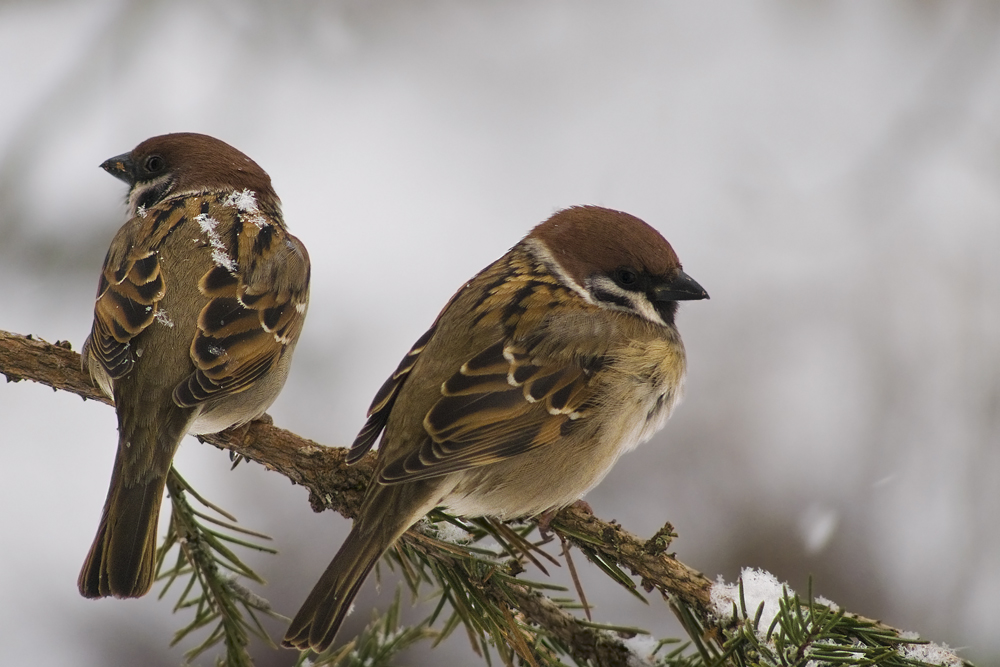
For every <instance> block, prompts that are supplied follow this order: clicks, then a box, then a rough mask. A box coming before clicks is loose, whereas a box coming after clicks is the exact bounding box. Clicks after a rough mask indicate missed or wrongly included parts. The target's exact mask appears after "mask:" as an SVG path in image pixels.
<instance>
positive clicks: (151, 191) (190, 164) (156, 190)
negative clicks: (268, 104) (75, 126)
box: [101, 132, 280, 214]
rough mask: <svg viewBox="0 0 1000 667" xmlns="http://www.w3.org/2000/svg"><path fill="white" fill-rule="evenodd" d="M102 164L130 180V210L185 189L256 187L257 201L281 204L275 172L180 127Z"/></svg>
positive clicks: (229, 148)
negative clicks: (274, 185) (273, 184)
mask: <svg viewBox="0 0 1000 667" xmlns="http://www.w3.org/2000/svg"><path fill="white" fill-rule="evenodd" d="M101 168H102V169H104V170H105V171H107V172H108V173H109V174H111V175H112V176H114V177H116V178H119V179H121V180H123V181H125V182H126V183H128V184H129V195H128V201H129V205H130V208H131V209H132V211H131V213H132V214H134V213H135V209H138V208H139V207H145V208H149V207H151V206H154V205H156V204H157V203H158V202H160V201H162V200H163V199H165V198H166V197H167V196H169V195H172V194H177V193H183V192H207V191H212V190H224V189H229V190H251V191H252V192H254V193H256V196H257V198H258V200H259V201H260V200H264V202H265V203H269V204H273V205H274V206H278V205H280V201H279V199H278V195H277V194H276V193H275V192H274V188H273V187H271V177H270V176H268V175H267V172H265V171H264V170H263V169H261V168H260V165H258V164H257V163H256V162H254V161H253V160H251V159H250V158H249V157H247V156H246V155H244V154H243V153H242V152H240V151H238V150H237V149H235V148H233V147H232V146H230V145H229V144H227V143H226V142H224V141H220V140H219V139H216V138H214V137H210V136H208V135H205V134H197V133H194V132H178V133H175V134H163V135H160V136H157V137H151V138H149V139H146V140H145V141H143V142H142V143H141V144H139V145H138V146H136V147H135V148H133V149H132V150H131V151H129V152H128V153H123V154H122V155H117V156H115V157H113V158H110V159H108V160H105V161H104V162H103V163H102V164H101Z"/></svg>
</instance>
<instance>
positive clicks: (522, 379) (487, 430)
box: [379, 341, 593, 484]
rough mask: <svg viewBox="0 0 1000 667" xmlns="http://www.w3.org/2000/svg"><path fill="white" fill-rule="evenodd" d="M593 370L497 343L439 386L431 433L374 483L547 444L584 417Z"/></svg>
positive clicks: (498, 457) (489, 459)
mask: <svg viewBox="0 0 1000 667" xmlns="http://www.w3.org/2000/svg"><path fill="white" fill-rule="evenodd" d="M591 376H592V369H591V367H589V366H587V365H585V364H584V363H583V362H582V361H581V360H577V361H574V362H569V363H556V362H553V361H545V362H542V361H538V360H533V359H532V357H531V355H530V354H528V352H527V351H526V349H525V348H524V347H522V346H519V345H517V344H514V343H512V342H510V341H501V342H499V343H496V344H495V345H492V346H490V347H489V348H487V349H486V350H484V351H483V352H482V353H480V354H478V355H477V356H476V357H474V358H473V359H471V360H469V361H468V362H467V363H465V364H464V365H463V366H462V368H461V369H460V370H459V372H457V373H455V374H454V375H452V376H451V377H450V378H449V379H448V380H447V381H446V382H445V383H444V384H443V385H442V387H441V397H440V398H439V399H438V401H437V402H436V403H435V404H434V406H433V407H432V408H431V409H430V411H429V412H428V413H427V415H426V417H425V418H424V428H425V430H426V431H427V434H428V436H429V437H428V438H427V440H426V441H425V442H424V444H423V445H422V446H421V447H420V448H419V449H418V450H417V451H415V452H413V453H412V454H410V455H409V456H407V457H405V458H401V459H398V460H396V461H392V462H390V463H389V464H388V465H387V466H386V467H385V468H383V469H382V471H381V473H380V474H379V481H380V482H382V483H386V484H392V483H397V482H403V481H413V480H418V479H426V478H429V477H436V476H438V475H444V474H446V473H451V472H455V471H458V470H464V469H467V468H472V467H476V466H481V465H486V464H488V463H493V462H495V461H499V460H501V459H505V458H508V457H511V456H516V455H518V454H522V453H524V452H527V451H530V450H532V449H535V448H537V447H542V446H544V445H548V444H551V443H553V442H555V441H556V440H558V439H559V438H560V437H561V436H562V435H563V434H564V432H565V430H566V429H568V428H570V427H571V425H572V423H573V422H576V421H577V420H579V419H583V418H585V417H586V412H587V408H588V407H589V406H588V401H589V399H590V398H591V396H592V393H593V391H592V387H591V385H590V378H591Z"/></svg>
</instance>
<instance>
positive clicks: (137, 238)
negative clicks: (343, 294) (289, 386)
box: [78, 133, 309, 598]
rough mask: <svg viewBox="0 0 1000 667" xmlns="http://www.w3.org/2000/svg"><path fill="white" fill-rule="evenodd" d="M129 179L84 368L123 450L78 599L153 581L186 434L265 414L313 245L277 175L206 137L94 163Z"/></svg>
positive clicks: (142, 147)
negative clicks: (288, 224) (168, 493)
mask: <svg viewBox="0 0 1000 667" xmlns="http://www.w3.org/2000/svg"><path fill="white" fill-rule="evenodd" d="M101 168H103V169H104V170H105V171H107V172H108V173H110V174H111V175H112V176H115V177H117V178H120V179H121V180H123V181H125V182H126V183H128V184H129V193H128V219H127V221H126V222H125V224H124V225H123V226H122V227H121V229H119V230H118V233H117V234H115V237H114V239H113V240H112V241H111V247H110V248H109V249H108V254H107V257H106V258H105V260H104V268H103V269H102V271H101V279H100V283H99V285H98V288H97V303H96V305H95V307H94V325H93V328H92V330H91V332H90V336H88V337H87V341H86V342H85V343H84V346H83V366H84V370H89V371H90V374H91V377H92V378H93V379H94V381H95V383H96V384H97V385H98V386H99V387H100V388H101V389H102V390H103V391H104V393H106V394H107V395H108V396H110V397H111V398H113V399H114V401H115V409H116V411H117V413H118V455H117V457H116V458H115V466H114V470H113V471H112V474H111V488H110V489H109V490H108V498H107V500H106V501H105V504H104V512H103V514H102V515H101V524H100V527H99V528H98V530H97V537H95V538H94V544H93V546H91V548H90V553H89V554H88V555H87V560H86V562H85V563H84V565H83V570H82V571H81V572H80V579H79V581H78V585H79V587H80V593H81V594H82V595H84V596H85V597H89V598H96V597H107V596H114V597H120V598H127V597H139V596H141V595H144V594H145V593H147V592H148V591H149V589H150V587H151V586H152V584H153V572H154V569H155V555H156V528H157V518H158V516H159V512H160V500H161V499H162V497H163V490H164V485H165V483H166V475H167V472H168V471H169V470H170V464H171V459H172V458H173V456H174V452H175V451H176V450H177V446H178V444H179V443H180V441H181V438H183V437H184V434H185V433H194V434H201V433H215V432H217V431H221V430H223V429H226V428H229V427H230V426H236V425H240V424H245V423H247V422H249V421H251V420H253V419H256V418H257V417H260V416H261V415H263V414H264V411H265V410H266V409H267V408H268V406H270V405H271V403H272V402H273V401H274V399H275V397H277V395H278V392H280V391H281V387H282V385H283V384H284V383H285V378H286V377H287V376H288V368H289V365H290V363H291V359H292V350H293V349H294V348H295V342H296V339H297V338H298V335H299V332H300V331H301V329H302V322H303V319H304V318H305V314H306V305H307V303H308V300H309V255H308V254H307V253H306V249H305V246H303V245H302V243H301V242H300V241H299V240H298V239H297V238H295V237H294V236H292V235H291V234H289V233H288V231H287V230H286V229H285V222H284V220H283V219H282V217H281V202H280V201H279V200H278V195H276V194H275V192H274V189H273V188H272V187H271V179H270V177H268V175H267V174H266V173H265V172H264V170H263V169H261V168H260V167H259V166H257V164H256V163H255V162H254V161H253V160H251V159H250V158H248V157H247V156H246V155H244V154H243V153H241V152H239V151H238V150H236V149H235V148H233V147H232V146H230V145H228V144H225V143H223V142H221V141H219V140H218V139H213V138H212V137H208V136H205V135H202V134H188V133H184V134H167V135H163V136H159V137H153V138H152V139H147V140H146V141H144V142H142V143H141V144H139V145H138V146H136V147H135V149H133V150H132V151H131V152H130V153H125V154H124V155H119V156H117V157H113V158H111V159H110V160H107V161H106V162H104V164H102V165H101Z"/></svg>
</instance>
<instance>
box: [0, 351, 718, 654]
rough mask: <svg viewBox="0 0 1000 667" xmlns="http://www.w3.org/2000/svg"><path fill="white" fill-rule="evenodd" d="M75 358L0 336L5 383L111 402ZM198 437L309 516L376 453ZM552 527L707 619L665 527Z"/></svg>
mask: <svg viewBox="0 0 1000 667" xmlns="http://www.w3.org/2000/svg"><path fill="white" fill-rule="evenodd" d="M80 361H81V360H80V355H79V354H77V353H76V352H73V351H72V350H71V349H70V346H69V344H68V343H65V342H57V343H56V344H54V345H53V344H50V343H46V342H45V341H41V340H38V339H36V338H33V337H31V336H22V335H19V334H13V333H8V332H5V331H0V373H2V374H3V375H5V376H6V377H7V380H8V381H10V382H17V381H20V380H32V381H34V382H40V383H42V384H45V385H48V386H50V387H52V388H53V389H60V390H63V391H69V392H72V393H74V394H77V395H78V396H81V397H83V398H84V399H85V400H95V401H100V402H102V403H106V404H109V405H110V404H111V401H110V400H109V399H108V398H107V397H105V396H104V395H103V394H101V393H100V391H99V390H98V389H97V388H96V387H94V386H93V384H92V383H91V382H90V378H89V377H88V376H87V374H86V373H84V372H83V371H82V370H81V363H80ZM200 439H201V440H202V441H203V442H207V443H209V444H211V445H214V446H216V447H219V448H221V449H226V450H229V451H231V452H234V453H236V454H238V455H239V456H241V457H243V458H245V459H247V460H250V461H256V462H257V463H260V464H261V465H263V466H264V467H265V468H267V469H269V470H273V471H275V472H277V473H280V474H281V475H284V476H285V477H287V478H288V479H290V480H292V481H293V482H294V483H296V484H300V485H302V486H304V487H306V488H307V489H309V500H310V504H311V505H312V508H313V510H314V511H317V512H320V511H323V510H324V509H332V510H334V511H336V512H338V513H340V514H342V515H344V516H345V517H348V518H353V517H354V516H355V514H356V513H357V511H358V508H359V507H360V504H361V500H362V498H363V495H364V491H365V488H366V486H367V485H368V481H369V479H370V478H371V474H372V470H373V467H374V462H375V454H374V453H370V454H368V455H367V456H366V457H365V458H364V459H363V460H362V461H360V462H359V463H357V464H355V465H351V466H348V465H347V464H346V463H345V456H346V453H347V450H346V449H345V448H342V447H325V446H322V445H319V444H317V443H316V442H313V441H312V440H308V439H306V438H302V437H299V436H297V435H295V434H294V433H292V432H290V431H287V430H285V429H282V428H278V427H276V426H274V425H272V424H269V423H265V421H262V420H258V421H255V422H252V423H251V424H249V425H248V426H247V427H242V428H237V429H232V430H229V431H224V432H222V433H217V434H213V435H207V436H201V437H200ZM551 526H552V528H554V529H555V530H558V531H559V532H560V533H561V534H563V535H565V537H566V538H567V539H569V540H570V541H571V542H573V543H574V544H576V545H577V546H578V547H580V548H581V549H583V550H584V551H596V552H597V553H599V554H600V556H601V558H602V559H604V560H606V561H610V562H613V563H614V564H616V565H617V566H620V567H623V568H628V569H629V570H631V571H632V573H633V574H635V575H637V576H639V577H641V580H642V585H643V586H644V587H645V588H646V590H652V589H654V588H655V589H657V590H659V591H660V592H661V593H662V594H663V595H665V596H676V597H677V598H679V599H680V601H682V602H684V603H685V604H686V605H687V606H688V607H690V608H691V609H692V610H694V611H695V612H696V614H697V615H698V616H699V617H701V619H702V620H703V621H704V622H706V623H707V622H708V619H709V612H708V609H709V588H710V586H711V582H710V581H709V580H708V579H707V578H706V577H705V576H704V575H702V574H701V573H699V572H697V571H695V570H693V569H691V568H689V567H688V566H686V565H684V564H683V563H681V562H680V561H678V560H677V559H675V558H674V557H673V556H671V555H669V554H667V553H666V547H667V546H668V545H669V538H670V537H671V534H670V528H669V525H668V526H666V527H665V528H664V530H661V531H659V532H658V533H657V534H656V535H655V536H654V537H653V538H652V539H650V540H641V539H639V538H637V537H635V536H634V535H632V534H631V533H629V532H627V531H626V530H624V529H623V528H622V527H621V526H619V525H617V524H616V523H613V522H612V523H609V522H606V521H602V520H601V519H599V518H597V517H595V516H593V515H592V514H590V513H588V512H587V511H585V510H583V509H580V508H577V507H568V508H566V509H564V510H562V511H560V512H559V513H558V514H557V515H556V517H555V518H554V519H553V520H552V522H551ZM497 595H499V594H497ZM517 602H518V606H519V609H520V611H521V612H522V613H524V614H525V616H526V617H527V618H528V619H529V620H531V621H532V622H534V623H536V624H538V625H540V626H542V627H544V628H546V629H547V630H549V631H550V632H551V633H552V634H553V635H554V636H556V637H559V638H560V639H562V640H563V641H565V643H566V645H567V646H569V647H572V651H573V653H574V658H576V659H577V660H580V661H587V660H589V661H592V662H593V663H594V664H597V665H624V664H626V660H627V657H628V650H627V649H626V648H625V647H624V645H623V644H622V643H621V641H620V640H618V639H617V638H616V637H614V636H613V635H610V634H609V633H605V632H601V631H599V630H596V629H595V628H592V627H589V626H588V625H586V624H584V623H582V622H580V620H579V619H577V618H576V617H575V616H573V615H572V614H570V613H568V612H566V611H565V610H564V609H562V608H561V607H559V606H558V605H557V604H555V603H554V602H552V601H551V600H549V599H548V598H547V597H545V596H543V595H541V594H539V593H537V592H535V591H532V590H530V589H529V588H528V587H525V588H524V590H523V595H521V596H520V599H519V600H518V601H517Z"/></svg>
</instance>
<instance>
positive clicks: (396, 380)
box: [347, 322, 437, 464]
mask: <svg viewBox="0 0 1000 667" xmlns="http://www.w3.org/2000/svg"><path fill="white" fill-rule="evenodd" d="M436 329H437V322H435V323H434V324H433V325H431V328H430V329H428V330H427V332H426V333H425V334H424V335H423V336H421V337H420V338H419V339H418V340H417V342H416V343H414V344H413V347H411V348H410V351H409V352H407V353H406V356H405V357H403V360H402V361H401V362H399V366H397V367H396V370H395V371H393V373H392V375H390V376H389V379H388V380H386V381H385V383H383V385H382V387H381V388H380V389H379V390H378V393H376V394H375V398H374V399H373V400H372V404H371V407H370V408H368V421H366V422H365V425H364V426H363V427H362V429H361V432H360V433H358V437H356V438H355V439H354V443H353V444H352V445H351V450H350V451H349V452H348V453H347V463H348V464H351V463H357V462H358V461H360V460H361V458H362V457H363V456H364V455H365V454H367V453H368V450H369V449H371V448H372V446H374V444H375V441H376V440H377V439H378V436H379V434H381V433H382V429H384V428H385V425H386V422H388V421H389V413H390V412H392V406H393V405H395V403H396V397H397V396H398V395H399V389H400V387H402V386H403V382H404V381H406V378H407V377H408V376H409V374H410V371H411V370H413V366H414V365H415V364H416V363H417V357H419V356H420V353H421V352H423V351H424V347H425V346H426V345H427V341H429V340H430V339H431V336H432V335H433V334H434V331H435V330H436Z"/></svg>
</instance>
